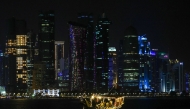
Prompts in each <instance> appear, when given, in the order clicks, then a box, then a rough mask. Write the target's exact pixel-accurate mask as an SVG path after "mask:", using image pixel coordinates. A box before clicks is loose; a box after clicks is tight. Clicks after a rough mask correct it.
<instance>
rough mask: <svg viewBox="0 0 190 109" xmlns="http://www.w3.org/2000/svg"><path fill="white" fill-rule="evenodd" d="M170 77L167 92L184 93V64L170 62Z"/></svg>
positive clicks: (177, 61)
mask: <svg viewBox="0 0 190 109" xmlns="http://www.w3.org/2000/svg"><path fill="white" fill-rule="evenodd" d="M169 64H170V69H171V71H170V75H167V77H169V78H168V81H167V83H166V85H167V86H166V92H170V91H176V92H182V91H183V90H186V88H185V73H184V71H183V62H180V61H179V60H177V59H175V60H169Z"/></svg>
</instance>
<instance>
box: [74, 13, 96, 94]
mask: <svg viewBox="0 0 190 109" xmlns="http://www.w3.org/2000/svg"><path fill="white" fill-rule="evenodd" d="M77 22H78V23H80V24H83V25H85V26H86V31H87V34H86V53H85V65H84V71H85V84H86V86H85V87H86V89H85V90H86V91H87V92H92V91H93V85H94V56H95V54H94V50H95V49H94V40H95V35H94V20H93V14H92V13H78V19H77Z"/></svg>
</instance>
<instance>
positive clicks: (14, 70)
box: [4, 18, 27, 92]
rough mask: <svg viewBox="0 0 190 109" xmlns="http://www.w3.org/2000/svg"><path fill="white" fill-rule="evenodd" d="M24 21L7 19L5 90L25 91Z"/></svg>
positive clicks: (25, 47)
mask: <svg viewBox="0 0 190 109" xmlns="http://www.w3.org/2000/svg"><path fill="white" fill-rule="evenodd" d="M26 61H27V33H26V21H25V20H17V19H15V18H11V19H9V20H8V33H7V37H6V47H5V63H4V66H5V68H4V71H5V85H6V91H7V92H16V91H17V92H26V89H27V62H26Z"/></svg>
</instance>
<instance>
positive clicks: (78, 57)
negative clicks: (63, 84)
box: [68, 22, 86, 91]
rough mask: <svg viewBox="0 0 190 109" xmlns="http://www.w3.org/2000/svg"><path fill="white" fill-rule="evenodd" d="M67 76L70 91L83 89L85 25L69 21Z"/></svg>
mask: <svg viewBox="0 0 190 109" xmlns="http://www.w3.org/2000/svg"><path fill="white" fill-rule="evenodd" d="M68 25H69V74H70V75H69V77H70V81H71V84H70V87H71V91H84V90H85V86H86V85H85V73H84V65H85V53H86V26H84V25H82V24H79V23H76V22H69V23H68Z"/></svg>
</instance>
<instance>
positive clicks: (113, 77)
mask: <svg viewBox="0 0 190 109" xmlns="http://www.w3.org/2000/svg"><path fill="white" fill-rule="evenodd" d="M108 51H109V73H108V88H109V91H111V90H112V88H117V81H118V72H117V52H116V48H115V47H109V49H108Z"/></svg>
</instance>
